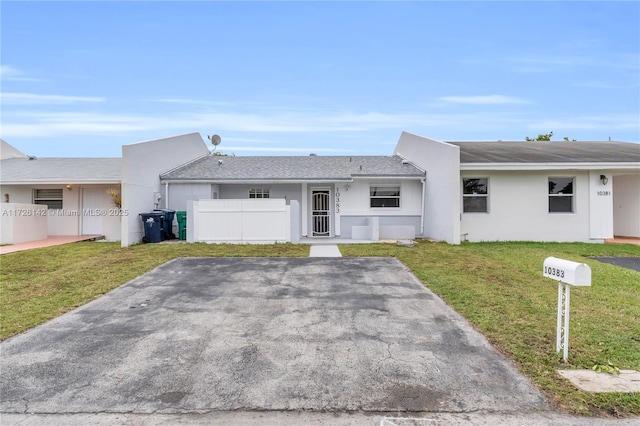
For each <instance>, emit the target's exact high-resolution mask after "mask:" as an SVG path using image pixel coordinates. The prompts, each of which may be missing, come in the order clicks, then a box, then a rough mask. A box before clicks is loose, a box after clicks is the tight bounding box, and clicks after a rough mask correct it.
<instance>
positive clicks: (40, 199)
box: [31, 188, 64, 210]
mask: <svg viewBox="0 0 640 426" xmlns="http://www.w3.org/2000/svg"><path fill="white" fill-rule="evenodd" d="M39 191H56V192H59V193H60V197H56V196H51V195H48V196H39V194H38V192H39ZM31 198H32V202H33V204H36V205H39V206H47V208H48V209H49V210H62V209H63V208H64V191H63V189H62V188H33V192H32V197H31ZM49 202H54V203H55V204H54V205H55V206H57V204H58V202H60V207H51V205H49Z"/></svg>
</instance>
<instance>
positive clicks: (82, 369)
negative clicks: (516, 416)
mask: <svg viewBox="0 0 640 426" xmlns="http://www.w3.org/2000/svg"><path fill="white" fill-rule="evenodd" d="M0 349H1V351H2V357H1V358H0V367H1V369H2V376H1V379H0V380H1V405H0V411H1V412H4V413H203V412H210V411H228V410H322V411H324V410H328V411H351V410H359V411H371V412H387V411H393V412H398V411H409V412H425V411H441V412H471V411H478V410H487V411H509V412H516V411H520V410H537V409H544V408H547V405H546V401H545V400H544V398H543V397H542V395H541V394H540V393H539V392H538V391H537V390H536V389H535V388H534V387H533V386H532V385H531V384H530V383H529V381H528V380H527V379H526V378H524V377H523V376H522V375H520V374H519V373H518V372H517V371H516V369H515V368H514V367H513V366H512V365H511V364H510V363H509V362H508V361H506V360H505V359H504V358H503V357H502V356H500V355H499V354H498V353H497V352H496V351H495V350H494V349H493V348H492V347H491V346H490V345H489V344H488V343H487V341H486V340H485V339H484V337H482V336H481V335H480V334H479V333H477V332H475V331H474V330H473V329H472V328H471V327H470V326H469V325H468V323H467V322H466V320H464V319H463V318H461V317H460V316H459V315H458V314H456V313H455V312H454V311H453V310H451V309H450V308H449V307H448V306H447V305H446V304H445V303H444V302H443V301H442V300H441V299H439V298H438V297H436V296H435V295H434V294H433V293H431V292H430V291H429V290H428V289H427V288H425V287H424V286H423V285H422V284H420V283H419V282H418V281H417V279H416V278H415V277H414V276H413V275H412V274H411V273H410V272H409V271H408V270H407V269H406V268H405V267H404V266H403V265H402V264H401V263H400V262H398V261H397V260H395V259H390V258H359V259H354V258H299V259H275V258H270V259H265V258H260V259H255V258H198V259H194V258H188V259H176V260H173V261H171V262H168V263H166V264H164V265H162V266H161V267H159V268H156V269H155V270H153V271H151V272H149V273H147V274H145V275H143V276H140V277H138V278H136V279H135V280H133V281H131V282H129V283H128V284H126V285H124V286H122V287H120V288H118V289H116V290H114V291H112V292H110V293H109V294H107V295H105V296H103V297H101V298H100V299H97V300H95V301H93V302H91V303H89V304H87V305H85V306H83V307H81V308H79V309H77V310H75V311H73V312H70V313H68V314H66V315H63V316H61V317H59V318H57V319H55V320H53V321H50V322H48V323H46V324H44V325H42V326H40V327H37V328H35V329H33V330H31V331H28V332H26V333H23V334H21V335H18V336H16V337H14V338H11V339H8V340H6V341H5V342H2V343H1V344H0Z"/></svg>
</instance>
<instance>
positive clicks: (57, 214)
mask: <svg viewBox="0 0 640 426" xmlns="http://www.w3.org/2000/svg"><path fill="white" fill-rule="evenodd" d="M117 187H118V185H81V184H78V185H72V186H71V189H67V187H66V185H60V184H56V185H42V184H34V185H3V186H2V187H0V193H1V194H2V200H3V201H4V199H5V198H6V197H5V194H8V195H9V200H10V201H11V202H15V203H25V204H31V203H32V202H33V190H34V189H62V209H60V210H54V209H50V210H49V211H48V215H47V235H54V236H55V235H82V234H84V233H85V232H83V220H85V219H84V217H85V216H86V215H87V214H88V213H87V212H86V211H85V209H86V208H87V207H88V206H84V205H83V204H82V191H83V190H84V189H96V190H97V191H99V193H100V194H101V195H102V197H101V199H100V203H99V204H98V205H95V206H92V207H93V208H98V209H100V211H99V212H96V213H93V214H94V215H95V216H96V220H98V221H99V223H100V226H99V228H98V230H97V231H96V232H95V233H96V234H101V235H104V236H105V239H106V240H108V241H119V240H120V221H121V219H120V217H119V212H117V211H115V210H117V209H115V206H114V205H113V203H112V201H111V197H110V196H109V195H108V194H107V193H106V190H107V188H117Z"/></svg>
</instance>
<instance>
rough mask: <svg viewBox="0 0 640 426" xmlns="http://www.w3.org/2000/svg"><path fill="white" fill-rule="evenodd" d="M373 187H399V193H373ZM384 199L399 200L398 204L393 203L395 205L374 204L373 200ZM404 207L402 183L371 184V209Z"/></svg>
mask: <svg viewBox="0 0 640 426" xmlns="http://www.w3.org/2000/svg"><path fill="white" fill-rule="evenodd" d="M373 188H385V189H396V188H397V190H398V191H397V192H398V195H385V196H382V195H372V190H373ZM383 199H390V200H397V204H398V205H397V206H396V205H393V206H384V205H382V206H373V205H372V201H373V200H383ZM401 207H402V185H401V184H379V185H378V184H370V185H369V208H370V209H400V208H401Z"/></svg>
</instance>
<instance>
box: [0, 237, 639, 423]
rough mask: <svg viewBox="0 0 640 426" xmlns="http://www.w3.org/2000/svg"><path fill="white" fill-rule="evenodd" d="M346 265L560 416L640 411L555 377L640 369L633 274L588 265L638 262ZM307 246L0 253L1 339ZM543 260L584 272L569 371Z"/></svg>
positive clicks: (519, 252) (532, 246) (477, 257)
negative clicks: (427, 313)
mask: <svg viewBox="0 0 640 426" xmlns="http://www.w3.org/2000/svg"><path fill="white" fill-rule="evenodd" d="M340 250H341V251H342V254H343V255H344V256H393V257H396V258H398V259H399V260H401V261H402V262H404V263H405V264H406V265H407V266H408V267H409V268H411V270H412V271H413V273H414V274H415V275H416V276H417V277H418V278H419V279H420V280H421V281H422V282H423V283H424V284H425V285H426V286H427V287H429V288H430V289H431V290H432V291H434V292H435V293H437V294H438V295H440V296H441V297H442V298H443V299H444V300H445V301H446V302H447V303H448V304H449V305H451V306H452V307H453V308H454V309H456V310H457V311H458V312H459V313H461V314H462V315H464V316H465V317H466V318H467V319H468V320H469V321H470V322H471V323H472V324H473V325H474V326H475V327H476V328H477V329H478V330H479V331H480V332H482V333H483V334H484V335H485V336H487V338H488V339H489V340H490V341H491V342H492V343H493V344H494V346H495V347H496V348H498V350H500V351H501V352H502V353H503V354H505V355H506V356H507V357H509V358H511V359H512V360H513V361H514V362H515V363H516V365H517V366H518V367H519V368H520V370H521V371H522V372H523V373H524V374H526V375H528V376H529V377H530V378H531V379H532V380H533V381H534V383H536V384H537V385H538V386H539V387H540V388H541V389H542V390H543V391H544V392H545V393H546V394H547V395H548V396H549V397H550V398H551V399H552V400H553V401H555V402H556V403H557V404H558V406H559V407H561V408H563V409H566V410H568V411H570V412H573V413H577V414H593V415H613V416H629V415H634V414H635V415H637V414H640V394H638V393H635V394H622V393H604V394H589V393H586V392H581V391H578V390H576V389H575V388H574V387H573V386H572V385H571V384H569V383H568V382H567V381H565V380H563V379H561V378H560V377H559V376H558V375H557V374H556V369H557V368H590V367H591V366H593V365H594V364H606V363H607V362H611V363H612V364H614V365H615V366H616V367H618V368H620V369H634V370H640V273H639V272H635V271H631V270H628V269H623V268H620V267H617V266H613V265H609V264H605V263H601V262H598V261H596V260H593V259H590V257H591V256H640V247H637V246H630V245H601V244H544V243H479V244H471V243H465V244H462V245H460V246H450V245H447V244H442V243H430V242H426V241H424V242H419V243H418V244H417V245H416V246H415V247H400V246H397V245H393V244H370V245H348V246H341V247H340ZM308 255H309V246H305V245H291V244H276V245H215V244H214V245H208V244H146V245H138V246H133V247H128V248H124V249H123V248H120V246H119V244H118V243H102V242H84V243H74V244H67V245H63V246H55V247H48V248H43V249H37V250H30V251H24V252H17V253H10V254H6V255H2V256H0V315H1V317H0V339H6V338H8V337H10V336H12V335H15V334H17V333H20V332H22V331H24V330H26V329H29V328H32V327H34V326H36V325H38V324H41V323H43V322H45V321H47V320H49V319H51V318H54V317H56V316H58V315H60V314H62V313H64V312H68V311H70V310H72V309H73V308H75V307H77V306H80V305H82V304H85V303H87V302H89V301H91V300H93V299H95V298H96V297H99V296H100V295H102V294H104V293H106V292H108V291H110V290H111V289H113V288H115V287H118V286H120V285H122V284H124V283H126V282H128V281H129V280H131V279H133V278H135V277H137V276H138V275H141V274H143V273H145V272H147V271H149V270H151V269H153V268H155V267H156V266H158V265H161V264H163V263H165V262H167V261H169V260H171V259H174V258H176V257H190V256H195V257H206V256H234V257H235V256H242V257H262V256H275V257H306V256H308ZM548 256H555V257H559V258H564V259H569V260H574V261H577V262H584V263H587V264H589V266H590V267H591V270H592V287H583V288H576V289H573V291H572V292H571V327H570V345H569V346H570V347H569V363H568V364H567V365H564V364H563V363H562V362H561V361H562V358H561V356H560V357H559V356H558V355H556V353H555V339H556V337H555V332H556V328H555V327H556V309H557V284H556V282H555V281H552V280H550V279H548V278H543V277H542V263H543V261H544V259H545V258H546V257H548Z"/></svg>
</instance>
